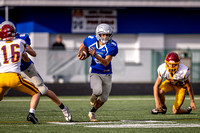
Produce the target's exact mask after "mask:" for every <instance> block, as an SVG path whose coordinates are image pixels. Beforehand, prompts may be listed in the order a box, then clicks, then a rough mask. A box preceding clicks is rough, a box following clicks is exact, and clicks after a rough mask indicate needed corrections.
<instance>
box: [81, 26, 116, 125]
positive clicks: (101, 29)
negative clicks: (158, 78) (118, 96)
mask: <svg viewBox="0 0 200 133" xmlns="http://www.w3.org/2000/svg"><path fill="white" fill-rule="evenodd" d="M112 36H113V30H112V28H111V27H110V26H109V25H108V24H100V25H98V26H97V28H96V35H90V36H88V37H86V38H85V40H84V41H83V44H81V46H80V48H79V54H78V58H79V59H80V60H85V59H86V58H87V52H86V51H84V49H88V50H89V54H90V55H91V57H92V62H91V65H90V70H89V74H90V86H91V89H92V91H93V93H92V96H91V98H90V103H91V105H92V106H93V107H92V109H91V110H90V111H89V114H88V117H89V119H90V121H93V122H95V121H97V119H96V118H95V112H96V111H97V110H98V109H99V108H100V107H101V106H102V105H103V104H104V103H105V102H106V101H107V100H108V96H109V94H110V91H111V88H112V80H111V79H112V66H111V60H112V58H113V57H114V56H116V55H117V53H118V47H117V43H116V42H115V41H114V40H112ZM82 49H83V50H82Z"/></svg>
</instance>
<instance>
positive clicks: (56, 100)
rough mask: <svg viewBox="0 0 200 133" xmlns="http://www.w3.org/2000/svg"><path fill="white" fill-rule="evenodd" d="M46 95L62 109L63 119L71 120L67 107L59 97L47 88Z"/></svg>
mask: <svg viewBox="0 0 200 133" xmlns="http://www.w3.org/2000/svg"><path fill="white" fill-rule="evenodd" d="M46 96H48V97H49V98H50V99H51V100H52V101H53V102H54V103H56V104H57V105H58V106H59V107H60V109H61V110H62V112H63V114H64V116H65V119H66V121H72V115H71V113H70V111H69V108H68V107H67V106H65V105H64V104H63V103H62V102H61V101H60V100H59V99H58V97H57V96H56V94H55V93H54V92H53V91H51V90H48V92H47V94H46Z"/></svg>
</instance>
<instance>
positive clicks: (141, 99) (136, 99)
mask: <svg viewBox="0 0 200 133" xmlns="http://www.w3.org/2000/svg"><path fill="white" fill-rule="evenodd" d="M174 99H175V98H174V97H173V98H172V97H169V98H166V100H174ZM60 100H61V101H89V100H88V99H85V98H84V99H80V98H79V99H68V98H64V99H60ZM124 100H125V101H126V100H130V101H138V100H140V101H144V100H145V101H146V100H148V101H150V100H153V101H154V98H142V97H140V98H110V99H109V101H124ZM185 100H190V98H185ZM195 100H200V98H195ZM3 101H4V102H15V101H16V102H25V101H30V99H13V100H11V99H5V100H3ZM40 101H51V100H50V99H40Z"/></svg>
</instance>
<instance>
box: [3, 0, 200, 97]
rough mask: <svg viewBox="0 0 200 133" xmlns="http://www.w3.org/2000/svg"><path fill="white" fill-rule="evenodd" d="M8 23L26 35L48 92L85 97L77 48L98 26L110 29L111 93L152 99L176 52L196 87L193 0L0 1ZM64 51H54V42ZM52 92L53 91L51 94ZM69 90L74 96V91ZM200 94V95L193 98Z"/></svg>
mask: <svg viewBox="0 0 200 133" xmlns="http://www.w3.org/2000/svg"><path fill="white" fill-rule="evenodd" d="M4 20H9V21H12V22H13V23H14V24H15V25H16V28H17V32H18V33H28V34H29V35H30V38H31V43H32V44H31V46H32V47H33V48H34V49H35V51H36V52H37V57H35V58H31V59H32V60H33V61H34V63H35V66H36V68H37V70H38V71H39V73H40V75H41V76H42V78H43V80H44V81H45V83H46V84H47V86H48V87H49V88H50V89H55V90H58V89H60V90H59V92H57V94H58V95H59V94H60V93H62V94H64V95H65V93H63V90H67V89H68V91H67V92H66V95H76V94H88V95H89V93H88V91H83V90H81V89H83V88H84V89H87V90H89V89H88V88H89V76H88V69H89V66H90V58H88V59H87V60H86V61H80V60H78V58H77V54H78V48H79V46H80V45H81V43H82V42H83V40H84V39H85V37H87V36H88V35H91V34H95V28H96V26H97V25H98V24H100V23H107V24H110V25H111V26H112V27H113V29H114V37H113V39H114V40H115V41H116V42H117V43H118V47H119V53H118V55H117V56H116V57H114V58H113V60H112V66H113V90H112V92H111V94H115V95H118V94H119V95H122V94H152V88H153V84H154V81H155V79H156V78H157V68H158V66H159V65H160V64H161V63H163V62H164V58H165V56H166V54H167V53H168V52H171V51H176V52H178V53H179V55H180V57H181V58H182V60H181V61H182V63H183V64H185V65H187V66H188V67H190V69H191V77H190V80H191V82H192V85H193V87H194V90H195V92H196V93H197V94H198V93H199V91H198V86H199V82H200V1H198V0H112V1H108V0H0V22H3V21H4ZM58 36H60V37H61V41H62V43H63V44H64V46H65V49H56V48H55V49H54V48H53V44H54V43H55V42H56V40H57V37H58ZM55 90H54V91H55ZM74 90H75V91H74ZM199 94H200V93H199Z"/></svg>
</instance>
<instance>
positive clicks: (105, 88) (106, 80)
mask: <svg viewBox="0 0 200 133" xmlns="http://www.w3.org/2000/svg"><path fill="white" fill-rule="evenodd" d="M100 76H101V79H102V82H103V83H102V94H101V96H99V99H98V102H97V104H96V107H95V108H96V109H98V108H100V107H101V106H102V105H103V103H105V102H106V101H107V100H108V97H109V95H110V91H111V88H112V75H111V74H107V75H100Z"/></svg>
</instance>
